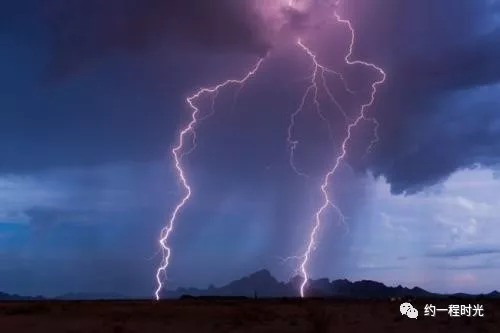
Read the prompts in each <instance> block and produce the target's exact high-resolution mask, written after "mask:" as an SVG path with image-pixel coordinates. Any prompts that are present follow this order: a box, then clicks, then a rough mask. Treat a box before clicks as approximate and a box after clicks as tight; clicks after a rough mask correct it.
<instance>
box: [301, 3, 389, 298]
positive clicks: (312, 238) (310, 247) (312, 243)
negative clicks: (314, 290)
mask: <svg viewBox="0 0 500 333" xmlns="http://www.w3.org/2000/svg"><path fill="white" fill-rule="evenodd" d="M337 5H338V2H337ZM334 15H335V18H336V20H337V22H338V23H341V24H344V25H345V26H347V28H348V30H349V32H350V35H351V40H350V43H349V49H348V52H347V54H346V56H345V57H344V60H345V63H346V64H347V65H362V66H365V67H368V68H371V69H374V70H376V71H377V72H378V73H379V74H380V76H381V78H380V79H379V80H377V81H375V82H374V83H373V84H372V91H371V94H370V99H369V101H368V102H367V103H365V104H363V105H361V108H360V112H359V115H358V116H357V118H355V119H354V120H352V121H351V122H349V123H348V125H347V131H346V136H345V137H344V139H343V141H342V144H341V146H340V154H339V155H338V156H337V158H336V160H335V164H334V166H333V167H332V169H330V171H329V172H328V173H327V174H326V175H325V177H324V179H323V183H322V184H321V187H320V189H321V193H322V195H323V200H324V201H323V205H322V206H321V207H320V208H319V209H318V211H317V212H316V213H315V221H314V226H313V229H312V230H311V233H310V235H309V241H308V244H307V248H306V250H305V252H304V254H303V255H302V256H301V258H302V263H301V264H300V271H301V273H302V278H303V280H302V284H301V286H300V296H301V297H304V296H305V287H306V286H307V282H308V280H309V274H308V271H307V264H308V262H309V259H310V257H311V254H312V252H313V251H314V250H315V248H316V246H317V244H316V237H317V234H318V231H319V228H320V227H321V221H322V220H321V217H322V215H323V213H324V212H325V210H326V209H327V208H328V207H333V208H334V209H335V210H336V211H337V213H338V214H339V216H340V218H341V219H342V220H343V219H344V216H343V215H342V212H341V211H340V209H339V208H338V207H337V206H335V204H334V203H333V202H332V201H331V199H330V195H329V192H328V185H329V182H330V178H331V177H332V176H334V175H335V173H336V172H337V170H338V168H339V166H340V164H341V163H342V162H343V160H344V159H345V157H346V155H347V148H348V147H347V145H348V143H349V141H350V140H351V138H352V130H353V129H354V128H355V127H356V126H358V124H359V123H360V122H361V121H362V120H366V121H370V122H372V123H373V124H374V140H373V141H372V142H371V143H370V146H369V147H368V149H371V147H372V146H373V145H374V144H375V143H376V142H377V141H378V134H377V129H378V126H379V124H378V122H377V121H376V120H375V119H374V118H371V117H367V115H366V111H367V109H368V108H369V107H371V106H372V105H373V102H374V101H375V96H376V94H377V87H378V86H379V85H380V84H382V83H384V82H385V79H386V73H385V72H384V70H383V69H382V68H380V67H378V66H376V65H374V64H371V63H368V62H364V61H361V60H350V58H351V56H352V53H353V47H354V43H355V39H356V34H355V30H354V28H353V27H352V24H351V21H349V20H347V19H343V18H341V17H340V15H339V14H338V13H337V12H336V11H335V13H334ZM298 45H299V46H300V47H301V48H302V49H303V50H304V51H305V52H306V53H307V54H308V55H309V56H310V57H311V59H312V60H313V62H314V64H315V69H314V72H313V77H316V73H317V69H318V68H320V69H322V73H324V72H325V71H324V70H323V68H324V67H323V66H321V65H319V64H318V63H317V61H316V55H315V54H314V53H313V52H311V50H309V49H308V48H307V47H306V46H304V44H303V43H302V42H301V40H300V39H299V41H298ZM323 83H324V85H325V86H326V83H325V81H323ZM325 89H326V91H327V92H328V91H329V90H328V89H327V88H325ZM330 97H331V96H330ZM340 109H341V108H340ZM341 110H342V109H341ZM299 112H300V111H299ZM296 113H298V112H296ZM344 115H345V113H344ZM291 126H293V124H292V125H291ZM295 145H296V144H295Z"/></svg>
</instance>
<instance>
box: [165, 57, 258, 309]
mask: <svg viewBox="0 0 500 333" xmlns="http://www.w3.org/2000/svg"><path fill="white" fill-rule="evenodd" d="M263 61H264V58H259V60H258V61H257V63H256V64H255V66H254V67H253V68H252V69H251V70H250V71H249V72H248V73H247V74H246V75H245V76H244V77H243V78H241V79H230V80H226V81H224V82H222V83H220V84H218V85H216V86H213V87H208V88H201V89H200V90H198V91H197V92H196V93H195V94H193V95H191V96H189V97H187V98H186V103H187V105H188V106H189V109H190V110H191V121H190V122H189V123H188V124H187V125H186V127H184V128H183V129H182V130H181V131H180V132H179V136H178V144H177V146H175V147H174V148H173V149H172V151H171V153H172V156H173V158H174V161H175V168H176V170H177V174H178V177H179V181H180V183H181V185H182V187H183V188H184V190H185V194H184V196H183V197H182V199H181V200H180V202H179V203H178V204H177V205H176V206H175V208H174V210H173V211H172V214H171V215H170V219H169V220H168V223H167V225H166V226H165V227H164V228H163V229H162V230H161V233H160V239H159V243H160V248H161V252H162V255H163V257H162V261H161V263H160V266H159V267H158V269H157V271H156V282H157V288H156V290H155V298H156V300H159V299H160V293H161V291H162V289H163V287H164V283H163V276H164V275H166V271H167V268H168V266H169V263H170V257H171V253H172V250H171V248H170V247H169V246H168V245H167V241H168V238H169V236H170V235H171V234H172V232H173V231H174V227H175V222H176V219H177V217H178V215H179V212H180V211H181V209H182V208H183V207H184V206H185V205H186V203H187V202H188V201H189V198H190V197H191V193H192V190H191V186H190V185H189V183H188V180H187V178H186V173H185V171H184V168H183V166H182V163H181V162H182V157H184V156H185V155H187V154H189V153H190V152H192V151H193V149H194V148H195V147H196V131H195V127H196V126H197V125H198V123H199V121H200V120H201V119H203V118H201V119H199V118H198V115H199V113H200V108H199V107H198V106H197V105H196V100H197V99H198V98H200V97H201V96H202V95H205V94H209V95H212V98H213V99H212V113H213V112H214V103H215V98H216V97H217V94H218V93H219V91H220V89H222V88H225V87H226V86H229V85H240V86H241V85H244V84H245V83H246V82H247V80H249V79H250V78H251V77H253V76H254V75H255V74H256V73H257V71H258V70H259V68H260V66H261V64H262V62H263ZM187 135H191V136H192V147H191V149H190V150H189V151H187V152H184V142H185V137H186V136H187Z"/></svg>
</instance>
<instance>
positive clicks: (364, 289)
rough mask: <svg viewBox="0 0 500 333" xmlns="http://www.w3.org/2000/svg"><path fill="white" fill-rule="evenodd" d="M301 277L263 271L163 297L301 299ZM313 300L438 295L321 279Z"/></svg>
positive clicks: (313, 287)
mask: <svg viewBox="0 0 500 333" xmlns="http://www.w3.org/2000/svg"><path fill="white" fill-rule="evenodd" d="M301 282H302V278H301V277H299V276H295V277H294V278H292V279H291V280H290V281H288V282H286V283H285V282H280V281H278V280H276V279H275V278H274V277H273V276H272V275H271V273H270V272H269V271H268V270H265V269H264V270H260V271H258V272H255V273H253V274H250V275H249V276H247V277H244V278H241V279H239V280H235V281H233V282H230V283H229V284H227V285H224V286H222V287H219V288H216V287H214V286H210V287H209V288H208V289H196V288H188V289H186V288H179V289H177V290H173V291H167V292H165V293H164V295H163V296H164V297H167V298H178V297H181V296H183V295H184V296H187V295H189V296H194V297H206V296H225V297H233V296H244V297H256V296H257V297H261V298H269V297H298V296H299V294H298V290H299V287H300V284H301ZM306 293H307V295H308V296H310V297H342V298H359V299H363V298H390V297H432V296H437V295H436V294H433V293H431V292H428V291H426V290H424V289H421V288H418V287H415V288H413V289H409V288H404V287H402V286H398V287H388V286H386V285H384V284H383V283H380V282H375V281H369V280H363V281H357V282H350V281H348V280H345V279H344V280H334V281H330V280H329V279H326V278H325V279H318V280H310V281H309V282H308V284H307V287H306Z"/></svg>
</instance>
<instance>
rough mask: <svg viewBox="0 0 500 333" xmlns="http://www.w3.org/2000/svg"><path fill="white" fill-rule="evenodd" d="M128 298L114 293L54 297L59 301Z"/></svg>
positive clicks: (68, 294) (69, 294) (71, 294)
mask: <svg viewBox="0 0 500 333" xmlns="http://www.w3.org/2000/svg"><path fill="white" fill-rule="evenodd" d="M126 298H128V297H126V296H123V295H120V294H115V293H67V294H63V295H60V296H58V297H56V299H60V300H68V301H71V300H107V299H126Z"/></svg>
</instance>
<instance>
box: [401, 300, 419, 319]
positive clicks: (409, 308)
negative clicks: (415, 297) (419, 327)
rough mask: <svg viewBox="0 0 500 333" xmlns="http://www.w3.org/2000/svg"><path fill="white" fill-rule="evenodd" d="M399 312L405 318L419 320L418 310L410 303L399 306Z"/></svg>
mask: <svg viewBox="0 0 500 333" xmlns="http://www.w3.org/2000/svg"><path fill="white" fill-rule="evenodd" d="M399 311H400V312H401V314H402V315H403V316H407V317H408V318H410V319H417V317H418V310H417V309H416V308H414V307H413V305H411V304H410V303H408V302H405V303H403V304H401V305H400V306H399Z"/></svg>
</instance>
